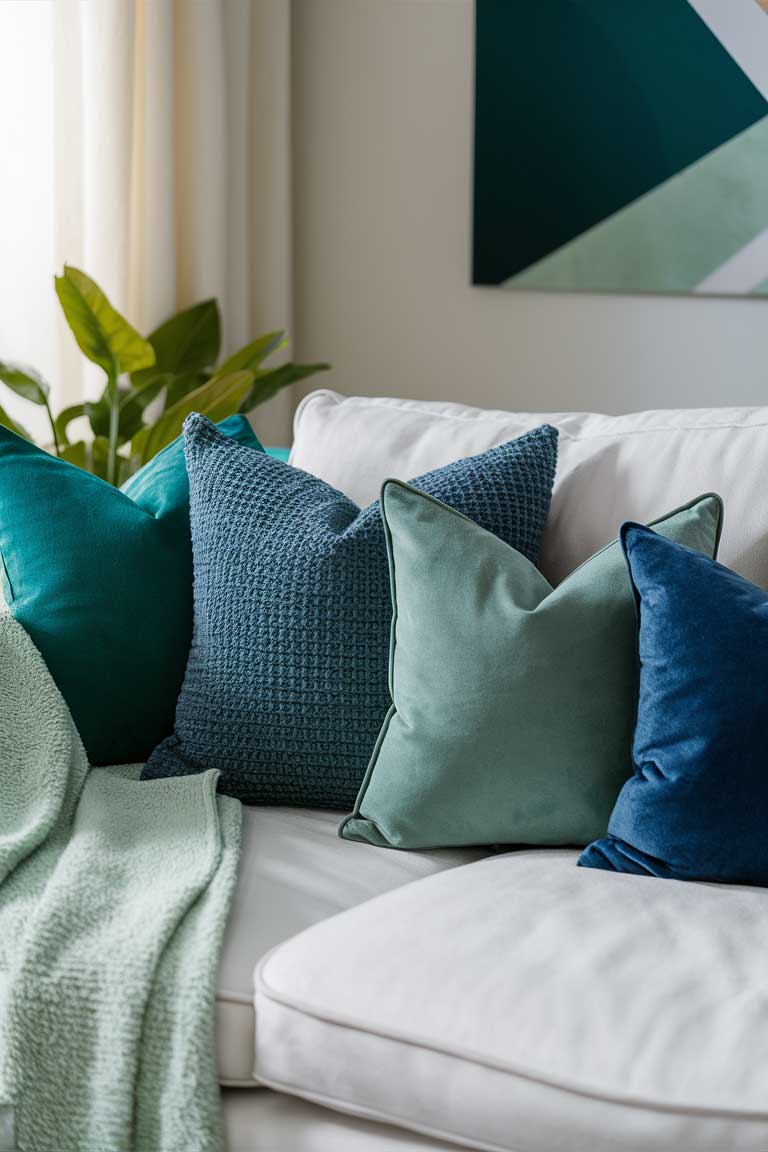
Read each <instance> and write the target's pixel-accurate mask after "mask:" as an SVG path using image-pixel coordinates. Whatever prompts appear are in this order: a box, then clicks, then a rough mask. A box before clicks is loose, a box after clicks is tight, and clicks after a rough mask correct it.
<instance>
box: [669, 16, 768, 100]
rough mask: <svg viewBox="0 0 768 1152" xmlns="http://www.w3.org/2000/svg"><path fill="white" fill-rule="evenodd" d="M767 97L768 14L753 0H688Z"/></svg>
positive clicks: (767, 98) (767, 97)
mask: <svg viewBox="0 0 768 1152" xmlns="http://www.w3.org/2000/svg"><path fill="white" fill-rule="evenodd" d="M688 3H689V4H690V6H691V7H692V8H693V9H695V11H696V12H698V14H699V16H700V17H701V18H702V20H703V21H704V23H705V24H706V25H707V27H708V28H709V29H710V31H711V32H714V34H715V36H717V38H718V40H719V41H720V43H721V44H722V45H723V47H724V48H725V49H726V51H727V52H728V53H729V54H730V55H731V56H732V57H733V59H734V60H735V61H736V63H737V64H738V65H739V67H740V68H741V69H742V71H743V72H745V73H746V75H747V76H749V78H750V80H751V81H752V83H753V84H754V85H755V87H756V88H757V89H759V91H760V92H762V94H763V96H765V98H766V100H768V15H766V13H765V12H764V11H763V9H762V8H761V7H760V5H759V4H758V3H756V0H688Z"/></svg>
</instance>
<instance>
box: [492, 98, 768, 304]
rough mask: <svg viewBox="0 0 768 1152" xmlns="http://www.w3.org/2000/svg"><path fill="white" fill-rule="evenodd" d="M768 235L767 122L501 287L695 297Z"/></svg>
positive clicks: (767, 270) (667, 181)
mask: <svg viewBox="0 0 768 1152" xmlns="http://www.w3.org/2000/svg"><path fill="white" fill-rule="evenodd" d="M584 179H585V181H588V180H589V173H588V172H585V173H584ZM766 228H768V116H766V117H764V118H763V119H762V120H758V121H757V123H756V124H753V125H752V127H751V128H748V129H747V130H746V131H745V132H741V133H739V135H738V136H735V137H734V138H733V139H732V140H729V141H728V143H727V144H723V145H722V146H721V147H720V148H716V149H715V150H714V151H713V152H710V153H709V154H708V155H707V156H705V157H703V159H701V160H699V161H697V162H696V163H695V164H692V165H691V166H690V167H689V168H686V169H685V170H684V171H682V172H680V173H678V174H677V175H676V176H673V177H672V178H671V179H669V180H666V181H665V182H664V183H663V184H660V185H659V186H658V187H657V188H654V189H653V191H652V192H648V193H646V195H645V196H641V197H640V198H639V199H638V200H635V201H634V202H633V203H632V204H630V205H628V206H627V207H626V208H623V209H622V210H621V211H620V212H616V213H615V214H614V215H613V216H610V217H609V218H608V219H607V220H604V221H602V223H600V224H597V225H596V226H595V227H594V228H590V229H589V231H588V232H585V233H583V234H582V235H581V236H579V237H578V238H577V239H575V240H572V241H570V242H569V243H568V244H564V245H563V247H562V248H559V249H558V250H557V251H556V252H553V253H552V254H551V255H550V256H546V257H545V258H544V259H543V260H539V261H538V262H537V263H536V264H533V265H532V266H531V267H530V268H527V269H525V271H523V272H520V273H519V274H518V275H517V276H513V277H512V278H511V279H510V280H506V281H505V282H504V284H503V285H502V287H504V288H548V289H550V290H555V291H558V290H559V291H566V292H573V291H586V292H590V291H591V292H691V291H693V289H694V288H695V287H696V285H698V284H700V283H701V281H702V280H704V279H705V277H707V276H709V275H710V274H711V273H712V272H713V271H714V270H715V269H716V268H719V267H720V265H721V264H723V263H725V261H726V260H728V259H730V257H731V256H733V255H734V253H736V252H738V251H739V250H740V249H741V248H743V247H744V246H745V245H746V244H748V243H749V241H750V240H752V239H753V238H754V237H755V236H757V235H758V234H759V233H760V232H762V231H764V230H765V229H766ZM766 274H768V268H766ZM754 291H755V292H757V293H759V292H761V291H765V285H762V286H761V287H760V288H757V289H754Z"/></svg>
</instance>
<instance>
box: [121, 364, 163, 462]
mask: <svg viewBox="0 0 768 1152" xmlns="http://www.w3.org/2000/svg"><path fill="white" fill-rule="evenodd" d="M172 382H173V376H172V375H171V374H170V373H169V372H160V373H157V374H156V375H154V376H152V377H151V378H150V379H149V380H147V381H146V382H145V383H144V384H142V385H141V386H140V387H139V388H126V389H122V388H121V389H120V393H121V397H122V399H121V400H120V417H119V421H118V443H119V444H126V443H127V442H128V441H129V440H132V439H133V437H134V436H135V435H136V433H137V432H138V431H139V429H140V428H142V427H143V425H144V410H145V409H146V408H147V407H148V405H149V404H151V403H152V401H153V400H154V399H155V397H156V396H158V395H159V393H160V392H162V390H163V388H166V387H169V386H170V384H171V383H172ZM166 403H167V401H166Z"/></svg>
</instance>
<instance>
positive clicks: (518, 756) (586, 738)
mask: <svg viewBox="0 0 768 1152" xmlns="http://www.w3.org/2000/svg"><path fill="white" fill-rule="evenodd" d="M382 507H383V512H384V521H385V525H386V531H387V545H388V548H389V560H390V571H391V573H392V586H393V599H394V605H395V623H394V627H393V630H392V652H391V657H390V659H391V665H390V684H391V689H392V701H393V704H392V708H391V709H390V711H389V714H388V716H387V719H386V722H385V724H384V727H383V728H382V732H381V735H380V737H379V741H378V744H377V746H376V749H375V751H374V754H373V757H372V759H371V764H370V767H369V769H368V772H367V775H366V777H365V782H364V783H363V786H362V788H361V790H360V795H359V797H358V800H357V803H356V805H355V810H354V812H353V814H352V815H351V816H350V817H348V818H347V820H346V821H345V822H344V823H343V825H342V827H341V830H340V831H341V835H342V836H343V837H344V838H346V839H350V840H363V841H368V842H369V843H371V844H378V845H382V846H390V847H396V848H440V847H458V846H460V845H470V844H540V845H557V844H582V845H583V844H586V843H588V842H589V841H590V840H592V839H594V837H595V836H600V835H603V834H604V833H605V831H606V828H607V826H608V819H609V817H610V814H611V809H612V808H613V805H614V802H615V800H616V797H617V795H618V793H619V790H620V788H621V786H622V784H623V783H624V781H625V780H626V779H627V777H628V776H629V775H630V773H631V770H632V757H631V742H632V727H633V724H634V720H635V708H636V705H637V657H636V651H635V605H634V600H633V596H632V588H631V585H630V581H629V578H628V576H627V570H626V565H625V563H624V557H623V555H622V552H621V547H620V545H619V543H618V541H615V542H614V543H613V544H610V545H608V547H607V548H604V549H603V550H602V551H601V552H598V553H597V554H596V555H595V556H593V557H592V558H591V559H590V560H588V561H586V563H584V564H582V565H581V567H580V568H577V569H576V571H575V572H572V573H571V575H570V576H568V577H566V579H565V580H563V582H562V583H561V584H559V585H558V586H557V587H556V588H552V587H551V586H550V585H549V584H548V583H547V581H546V580H545V578H544V577H543V576H542V574H541V573H540V572H539V571H538V570H537V569H536V568H535V567H534V566H533V564H531V562H530V561H529V560H528V559H527V558H526V557H525V556H523V555H522V554H521V553H520V552H519V551H516V550H515V549H514V548H511V547H510V546H509V545H508V544H505V543H504V542H503V541H501V540H499V539H497V538H496V537H495V536H492V535H491V534H490V533H488V532H485V531H484V530H483V529H482V528H480V527H478V526H477V524H473V523H472V522H471V521H470V520H467V519H466V517H464V516H460V515H459V514H457V513H456V512H455V511H453V509H451V508H447V507H446V506H445V505H444V504H441V503H440V502H439V501H437V500H434V499H431V498H430V497H428V496H425V495H424V494H423V493H421V492H417V491H416V490H415V489H414V488H411V487H409V486H408V485H406V484H401V483H399V482H396V481H389V482H388V483H387V484H385V486H384V492H383V496H382ZM720 518H721V503H720V500H719V499H718V497H716V496H704V497H701V498H700V499H698V500H696V501H694V502H693V503H692V504H690V505H688V506H686V507H685V508H681V509H680V510H678V511H677V512H673V513H670V514H669V515H668V516H666V517H664V518H663V519H662V520H661V521H658V522H657V530H658V531H659V532H661V533H663V534H664V535H666V536H669V537H671V538H672V539H675V540H679V541H683V542H685V543H686V544H689V545H690V546H691V547H693V548H697V549H700V550H701V551H702V552H705V553H707V554H708V555H712V554H713V553H714V551H715V550H716V548H717V543H718V540H719V534H720Z"/></svg>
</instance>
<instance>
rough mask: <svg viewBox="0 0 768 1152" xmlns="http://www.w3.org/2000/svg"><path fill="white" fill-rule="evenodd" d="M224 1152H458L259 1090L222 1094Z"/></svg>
mask: <svg viewBox="0 0 768 1152" xmlns="http://www.w3.org/2000/svg"><path fill="white" fill-rule="evenodd" d="M222 1104H223V1112H224V1133H225V1141H226V1143H225V1148H226V1152H461V1150H460V1149H457V1146H456V1145H455V1144H446V1143H445V1142H444V1141H442V1140H439V1141H438V1140H430V1139H429V1137H427V1136H415V1135H414V1134H413V1133H412V1132H406V1131H404V1130H403V1129H402V1128H392V1127H391V1126H390V1125H388V1124H374V1123H372V1122H371V1121H369V1120H360V1119H357V1118H356V1117H350V1116H342V1115H341V1113H339V1112H331V1111H330V1110H329V1109H328V1108H319V1107H318V1106H317V1105H316V1104H309V1103H307V1101H305V1100H298V1099H297V1098H296V1097H295V1096H285V1095H283V1094H282V1093H279V1094H278V1093H277V1092H270V1091H269V1090H268V1089H266V1088H263V1089H261V1091H259V1092H254V1091H252V1090H251V1089H248V1088H227V1089H225V1090H224V1092H223V1093H222Z"/></svg>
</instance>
